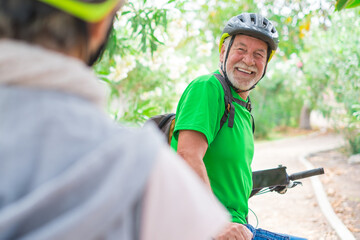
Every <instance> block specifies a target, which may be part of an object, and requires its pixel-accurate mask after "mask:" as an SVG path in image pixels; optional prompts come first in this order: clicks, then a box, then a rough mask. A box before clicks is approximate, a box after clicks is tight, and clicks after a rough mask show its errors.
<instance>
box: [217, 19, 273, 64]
mask: <svg viewBox="0 0 360 240" xmlns="http://www.w3.org/2000/svg"><path fill="white" fill-rule="evenodd" d="M237 34H244V35H248V36H251V37H255V38H258V39H260V40H262V41H264V42H266V43H267V44H268V46H269V48H270V50H271V52H270V54H269V55H268V56H269V57H268V62H269V61H270V59H271V57H272V56H273V55H274V53H275V51H276V49H277V47H278V42H279V35H278V32H277V31H276V29H275V27H274V25H273V24H272V23H271V22H270V21H269V20H268V19H267V18H265V17H263V16H261V15H260V14H257V13H242V14H240V15H238V16H235V17H232V18H231V19H230V20H229V21H228V22H227V23H226V25H225V27H224V30H223V32H222V35H221V39H220V44H219V51H221V46H222V45H223V43H224V40H225V38H227V37H229V36H235V35H237Z"/></svg>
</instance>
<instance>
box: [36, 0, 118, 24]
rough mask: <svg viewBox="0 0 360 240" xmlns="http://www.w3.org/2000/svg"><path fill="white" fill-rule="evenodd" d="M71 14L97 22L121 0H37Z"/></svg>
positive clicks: (86, 20) (87, 20)
mask: <svg viewBox="0 0 360 240" xmlns="http://www.w3.org/2000/svg"><path fill="white" fill-rule="evenodd" d="M38 1H40V2H43V3H46V4H48V5H50V6H52V7H54V8H57V9H59V10H62V11H64V12H67V13H69V14H70V15H73V16H74V17H77V18H79V19H81V20H84V21H85V22H98V21H100V20H101V19H103V18H104V17H105V16H106V15H107V14H109V13H110V12H111V11H112V10H113V9H114V8H115V6H116V5H117V4H118V3H119V2H120V1H121V0H104V1H103V2H94V1H93V2H90V1H88V2H85V1H81V0H38Z"/></svg>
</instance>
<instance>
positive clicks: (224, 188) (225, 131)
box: [171, 13, 297, 239]
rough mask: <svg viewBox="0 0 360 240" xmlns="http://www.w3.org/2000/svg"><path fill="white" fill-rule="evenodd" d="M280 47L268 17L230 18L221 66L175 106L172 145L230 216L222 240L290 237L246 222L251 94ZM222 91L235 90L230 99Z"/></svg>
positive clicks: (197, 81)
mask: <svg viewBox="0 0 360 240" xmlns="http://www.w3.org/2000/svg"><path fill="white" fill-rule="evenodd" d="M277 45H278V33H277V31H276V29H275V27H274V26H273V24H272V23H271V22H270V21H269V20H268V19H266V18H264V17H262V16H261V15H259V14H255V13H242V14H240V15H238V16H235V17H233V18H231V19H230V20H229V22H228V23H227V24H226V26H225V28H224V30H223V33H222V37H221V40H220V49H219V50H220V61H219V67H220V70H219V71H216V72H214V73H213V74H209V75H205V76H200V77H198V78H197V79H195V80H194V81H192V82H191V83H190V84H189V86H188V87H187V89H186V90H185V91H184V93H183V95H182V97H181V99H180V101H179V104H178V107H177V111H176V120H175V128H174V134H173V138H172V141H171V146H172V147H173V148H174V149H175V150H177V152H178V154H179V155H180V156H182V157H183V159H184V160H185V161H186V162H187V163H188V164H189V165H190V166H191V167H192V168H193V169H194V170H195V172H196V173H197V174H198V175H199V176H200V178H201V179H202V180H203V181H204V182H205V183H206V184H207V185H208V187H209V188H211V189H212V191H213V193H214V194H215V196H216V197H217V198H218V199H219V200H220V201H221V202H222V203H223V205H224V206H225V207H226V208H227V210H228V211H229V212H230V214H231V215H232V223H231V224H229V225H228V227H227V229H225V230H224V231H223V232H222V233H221V234H220V235H219V236H218V239H251V238H252V236H253V235H254V237H255V239H257V238H261V237H265V239H289V237H290V236H287V235H286V236H285V235H282V234H275V233H270V232H267V231H265V230H262V229H254V228H253V227H252V226H251V225H247V220H246V217H247V214H248V199H249V196H250V193H251V190H252V171H251V162H252V158H253V153H254V141H253V127H254V126H253V121H252V116H251V113H250V110H251V107H250V99H249V92H250V90H252V89H253V88H254V87H255V86H256V84H257V83H258V82H259V81H260V79H261V78H262V77H263V76H264V75H265V72H266V67H267V64H268V62H269V61H270V59H271V57H272V55H273V54H274V53H275V51H276V49H277ZM224 89H230V90H229V91H231V93H230V94H231V96H232V97H231V101H230V102H227V101H228V100H227V99H224V97H225V98H228V97H227V94H225V93H224ZM226 102H227V103H226ZM224 103H225V104H224ZM270 236H271V237H270ZM261 239H262V238H261ZM294 239H297V238H294Z"/></svg>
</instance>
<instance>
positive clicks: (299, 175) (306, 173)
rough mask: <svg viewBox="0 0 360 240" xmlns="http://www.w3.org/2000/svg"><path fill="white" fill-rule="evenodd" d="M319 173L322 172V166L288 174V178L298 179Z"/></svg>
mask: <svg viewBox="0 0 360 240" xmlns="http://www.w3.org/2000/svg"><path fill="white" fill-rule="evenodd" d="M320 174H324V168H315V169H311V170H307V171H303V172H298V173H294V174H291V175H290V176H289V179H290V180H298V179H302V178H307V177H312V176H315V175H320Z"/></svg>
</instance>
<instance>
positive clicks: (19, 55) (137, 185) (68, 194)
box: [0, 40, 161, 240]
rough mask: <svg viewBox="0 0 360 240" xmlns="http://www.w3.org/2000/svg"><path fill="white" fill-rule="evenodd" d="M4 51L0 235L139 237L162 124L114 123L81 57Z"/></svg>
mask: <svg viewBox="0 0 360 240" xmlns="http://www.w3.org/2000/svg"><path fill="white" fill-rule="evenodd" d="M0 52H1V54H0V239H14V238H23V239H38V240H39V239H93V238H94V237H96V238H107V239H111V238H112V236H114V238H115V239H137V238H138V232H139V224H138V222H139V220H140V214H139V213H140V209H141V208H140V207H141V202H142V201H141V199H142V196H143V192H144V188H145V185H146V181H147V179H148V177H149V174H150V171H151V169H152V166H153V163H154V159H155V155H156V154H157V151H158V150H159V145H160V141H161V140H160V139H159V137H158V136H157V135H158V134H157V133H155V131H154V129H152V128H146V129H143V130H141V131H140V130H127V129H122V128H120V127H119V126H117V125H115V124H113V123H112V122H111V121H110V120H109V118H108V117H107V116H106V115H105V114H104V112H102V111H101V110H100V107H101V106H102V104H103V102H104V100H105V98H104V96H105V95H104V91H102V90H101V89H103V86H102V85H101V84H100V83H99V81H98V80H97V79H96V78H95V76H94V75H93V74H92V73H91V72H90V71H89V70H88V68H87V67H86V66H85V65H84V64H83V63H82V62H80V61H78V60H76V59H72V58H69V57H66V56H63V55H61V54H57V53H53V52H50V51H46V50H44V49H42V48H37V47H32V46H29V45H27V44H23V43H19V42H13V41H7V40H1V41H0ZM140 149H141V151H139V150H140ZM137 218H138V219H137ZM115 236H116V237H115Z"/></svg>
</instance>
